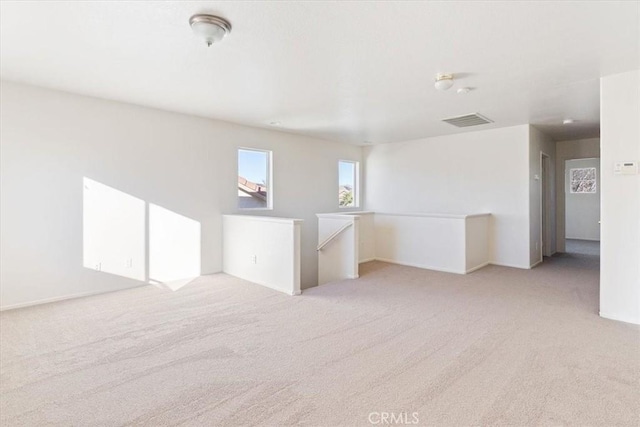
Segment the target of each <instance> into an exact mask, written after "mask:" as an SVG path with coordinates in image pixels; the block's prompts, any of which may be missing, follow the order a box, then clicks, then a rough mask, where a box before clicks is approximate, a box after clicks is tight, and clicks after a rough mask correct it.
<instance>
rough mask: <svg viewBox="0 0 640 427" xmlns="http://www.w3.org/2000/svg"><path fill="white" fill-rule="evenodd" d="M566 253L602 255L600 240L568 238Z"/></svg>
mask: <svg viewBox="0 0 640 427" xmlns="http://www.w3.org/2000/svg"><path fill="white" fill-rule="evenodd" d="M564 250H565V252H566V253H569V254H582V255H595V256H600V242H599V241H594V240H579V239H566V240H565V248H564Z"/></svg>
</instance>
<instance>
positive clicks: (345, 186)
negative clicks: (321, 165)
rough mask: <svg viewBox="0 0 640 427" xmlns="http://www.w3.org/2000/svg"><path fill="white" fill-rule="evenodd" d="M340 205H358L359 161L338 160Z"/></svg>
mask: <svg viewBox="0 0 640 427" xmlns="http://www.w3.org/2000/svg"><path fill="white" fill-rule="evenodd" d="M338 205H339V206H340V207H341V208H354V207H358V162H352V161H348V160H340V161H339V162H338Z"/></svg>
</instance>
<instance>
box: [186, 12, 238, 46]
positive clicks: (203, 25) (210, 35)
mask: <svg viewBox="0 0 640 427" xmlns="http://www.w3.org/2000/svg"><path fill="white" fill-rule="evenodd" d="M189 25H191V29H192V30H193V32H194V34H195V35H196V36H198V37H201V38H203V39H204V41H205V42H206V43H207V46H211V45H212V44H214V43H218V42H219V41H221V40H222V39H223V38H224V36H226V35H227V34H229V33H230V32H231V24H230V23H229V21H227V20H226V19H222V18H220V17H219V16H214V15H204V14H198V15H193V16H192V17H191V18H189Z"/></svg>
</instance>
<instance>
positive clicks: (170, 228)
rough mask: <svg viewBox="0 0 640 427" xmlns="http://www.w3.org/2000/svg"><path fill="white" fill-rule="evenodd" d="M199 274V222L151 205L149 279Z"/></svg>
mask: <svg viewBox="0 0 640 427" xmlns="http://www.w3.org/2000/svg"><path fill="white" fill-rule="evenodd" d="M199 275H200V223H199V222H198V221H194V220H193V219H191V218H187V217H186V216H183V215H179V214H177V213H175V212H173V211H170V210H168V209H165V208H163V207H160V206H157V205H154V204H152V203H150V204H149V278H150V279H151V280H153V281H157V282H161V283H167V282H172V281H177V280H183V279H188V278H194V277H197V276H199Z"/></svg>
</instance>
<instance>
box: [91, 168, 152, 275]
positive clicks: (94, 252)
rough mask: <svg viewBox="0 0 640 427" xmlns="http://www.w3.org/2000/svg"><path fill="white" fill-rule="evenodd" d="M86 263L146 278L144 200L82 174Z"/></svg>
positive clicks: (113, 272)
mask: <svg viewBox="0 0 640 427" xmlns="http://www.w3.org/2000/svg"><path fill="white" fill-rule="evenodd" d="M83 185H84V189H83V234H82V235H83V265H84V267H86V268H90V269H93V270H97V271H102V272H105V273H111V274H115V275H118V276H122V277H128V278H131V279H136V280H142V281H144V280H145V202H144V201H143V200H140V199H138V198H137V197H133V196H131V195H129V194H127V193H123V192H122V191H119V190H116V189H115V188H112V187H109V186H107V185H104V184H101V183H99V182H97V181H93V180H91V179H89V178H86V177H85V178H83Z"/></svg>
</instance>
